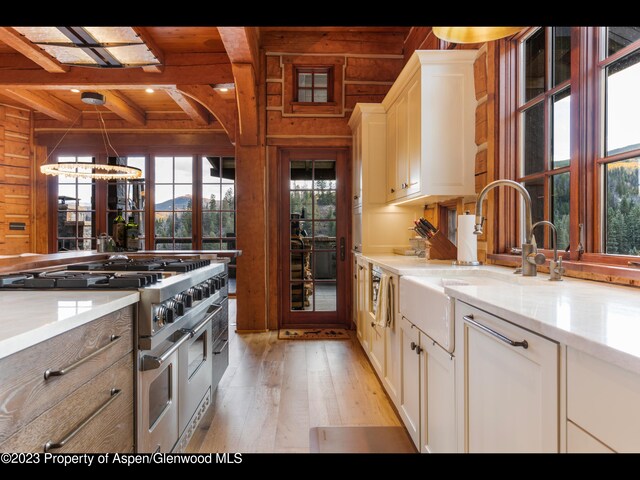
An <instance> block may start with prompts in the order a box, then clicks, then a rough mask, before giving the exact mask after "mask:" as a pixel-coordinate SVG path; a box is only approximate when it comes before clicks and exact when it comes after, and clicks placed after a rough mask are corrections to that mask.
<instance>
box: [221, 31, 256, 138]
mask: <svg viewBox="0 0 640 480" xmlns="http://www.w3.org/2000/svg"><path fill="white" fill-rule="evenodd" d="M218 31H219V32H220V38H221V39H222V43H223V44H224V48H225V50H226V51H227V54H228V55H229V59H230V60H231V66H232V71H233V79H234V83H235V85H236V103H237V108H238V128H239V132H240V138H239V140H240V143H241V144H242V145H257V144H258V87H257V85H256V79H257V78H258V72H259V70H258V65H259V64H260V61H259V60H260V58H259V52H260V49H259V34H258V31H257V29H256V28H253V27H218Z"/></svg>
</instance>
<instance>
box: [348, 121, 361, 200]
mask: <svg viewBox="0 0 640 480" xmlns="http://www.w3.org/2000/svg"><path fill="white" fill-rule="evenodd" d="M352 153H353V161H352V172H351V174H352V176H353V179H352V180H353V185H352V186H353V204H352V207H353V208H358V207H359V206H360V205H362V125H358V126H357V127H356V128H355V129H354V130H353V151H352Z"/></svg>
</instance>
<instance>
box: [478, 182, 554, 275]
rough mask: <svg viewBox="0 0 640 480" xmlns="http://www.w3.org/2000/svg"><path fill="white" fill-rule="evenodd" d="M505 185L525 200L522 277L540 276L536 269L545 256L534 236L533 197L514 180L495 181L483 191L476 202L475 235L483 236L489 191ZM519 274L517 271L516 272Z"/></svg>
mask: <svg viewBox="0 0 640 480" xmlns="http://www.w3.org/2000/svg"><path fill="white" fill-rule="evenodd" d="M500 185H504V186H505V187H511V188H515V189H516V190H517V191H518V192H520V195H522V198H523V200H524V242H523V243H522V275H523V276H525V277H535V276H536V275H537V274H538V271H537V269H536V267H537V266H538V265H542V264H543V263H544V262H545V256H544V255H543V254H542V253H538V247H537V245H536V240H535V238H534V236H533V234H532V231H533V225H532V222H531V197H530V196H529V192H527V190H526V189H525V188H524V187H523V186H522V185H520V184H519V183H518V182H514V181H513V180H495V181H493V182H491V183H489V184H488V185H487V186H486V187H484V188H483V189H482V191H481V192H480V195H478V200H477V201H476V224H475V227H474V231H473V233H474V234H475V235H482V224H483V223H484V217H483V216H482V202H483V200H484V197H486V196H487V193H488V192H489V190H491V189H493V188H495V187H499V186H500ZM516 272H517V271H516Z"/></svg>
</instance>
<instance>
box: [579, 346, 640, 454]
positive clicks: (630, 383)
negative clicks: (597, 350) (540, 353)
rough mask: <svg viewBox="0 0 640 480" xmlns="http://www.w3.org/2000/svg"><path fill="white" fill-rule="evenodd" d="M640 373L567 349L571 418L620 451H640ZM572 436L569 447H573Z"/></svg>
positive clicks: (608, 445)
mask: <svg viewBox="0 0 640 480" xmlns="http://www.w3.org/2000/svg"><path fill="white" fill-rule="evenodd" d="M638 405H640V375H638V374H636V373H634V372H631V371H628V370H625V369H623V368H620V367H617V366H615V365H612V364H610V363H608V362H605V361H603V360H600V359H598V358H596V357H594V356H592V355H589V354H587V353H584V352H581V351H579V350H576V349H574V348H570V347H569V348H567V418H568V419H569V420H570V421H571V422H573V423H575V424H576V425H577V426H578V427H580V428H581V429H583V430H584V431H585V432H587V433H588V434H589V435H591V436H592V437H594V438H595V439H596V440H598V441H599V442H601V443H603V444H604V445H606V446H607V447H608V448H610V449H612V450H615V451H616V452H636V453H637V452H640V435H639V433H638V432H640V414H639V413H638ZM572 447H573V445H572V444H571V439H570V438H569V439H568V449H571V448H572Z"/></svg>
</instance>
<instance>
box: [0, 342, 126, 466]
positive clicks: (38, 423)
mask: <svg viewBox="0 0 640 480" xmlns="http://www.w3.org/2000/svg"><path fill="white" fill-rule="evenodd" d="M112 389H115V391H112ZM117 391H119V393H118V394H117V395H115V393H116V392H117ZM104 405H106V407H105V408H103V409H101V407H103V406H104ZM96 412H99V413H98V414H97V415H95V416H94V417H93V418H91V419H90V420H89V421H87V419H89V418H90V417H91V416H92V415H93V414H94V413H96ZM78 427H80V428H78ZM76 429H78V431H77V433H76V435H74V436H73V437H72V438H71V439H69V441H68V442H66V443H65V445H64V446H63V447H62V448H52V449H49V450H48V451H50V452H51V453H69V452H87V453H89V452H91V453H93V452H130V451H131V450H132V448H133V354H127V355H125V356H124V357H122V358H121V359H120V360H119V361H117V362H116V363H115V364H114V365H112V366H111V367H110V368H108V369H107V370H106V371H104V372H102V373H101V374H100V375H98V376H97V377H95V378H93V379H92V380H89V381H88V382H87V383H85V384H84V385H82V386H81V387H80V388H78V389H77V390H76V391H74V392H73V393H72V394H71V395H69V396H68V397H66V398H64V399H63V400H61V401H60V402H59V403H58V404H56V405H54V406H53V407H52V408H50V409H49V410H47V411H45V412H44V413H43V414H42V415H40V416H39V417H38V418H36V419H35V420H33V421H32V422H31V423H30V424H28V425H26V426H25V427H23V428H22V429H20V431H18V432H16V433H15V434H14V435H12V436H11V437H10V438H9V439H7V440H6V441H5V442H3V443H2V444H0V451H2V452H43V451H44V446H45V444H46V443H47V442H51V443H56V442H60V441H61V440H62V439H64V438H65V437H67V436H69V434H70V432H72V431H74V430H76Z"/></svg>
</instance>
